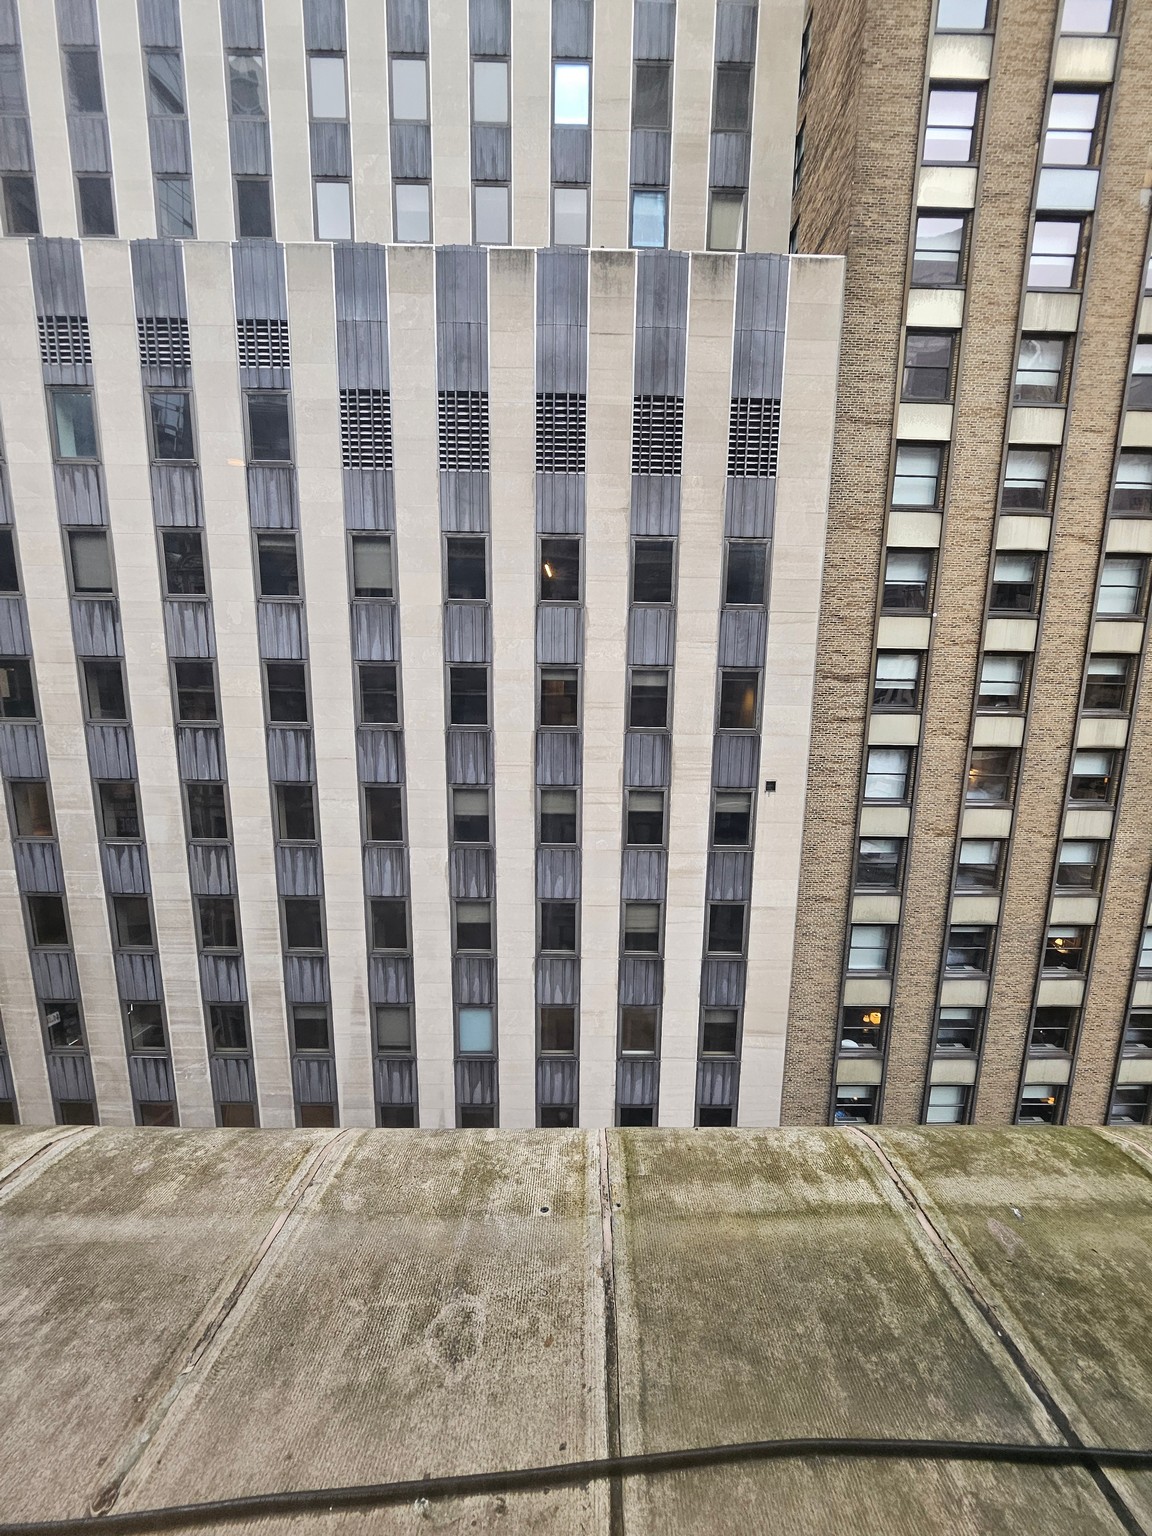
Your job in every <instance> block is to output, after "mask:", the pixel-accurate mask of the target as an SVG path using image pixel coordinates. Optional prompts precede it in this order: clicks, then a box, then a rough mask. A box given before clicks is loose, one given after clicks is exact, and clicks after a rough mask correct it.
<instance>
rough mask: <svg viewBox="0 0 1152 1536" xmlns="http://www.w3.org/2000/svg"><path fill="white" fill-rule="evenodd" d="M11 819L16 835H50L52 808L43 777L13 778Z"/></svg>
mask: <svg viewBox="0 0 1152 1536" xmlns="http://www.w3.org/2000/svg"><path fill="white" fill-rule="evenodd" d="M11 784H12V812H13V816H12V819H13V821H14V823H15V826H16V836H17V837H51V836H52V810H51V807H50V805H49V803H48V785H47V784H46V783H45V782H44V780H43V779H13V780H12V781H11Z"/></svg>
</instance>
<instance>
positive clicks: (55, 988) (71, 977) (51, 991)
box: [28, 949, 80, 1003]
mask: <svg viewBox="0 0 1152 1536" xmlns="http://www.w3.org/2000/svg"><path fill="white" fill-rule="evenodd" d="M28 958H29V959H30V961H31V962H32V982H33V985H34V986H35V988H36V996H37V997H39V998H41V999H51V1000H52V1001H53V1002H60V1003H63V1002H69V1001H73V1002H74V1001H76V1000H77V999H78V998H79V996H80V979H79V977H78V976H77V974H76V961H75V959H74V958H73V956H72V955H71V953H70V952H69V951H68V950H63V949H33V950H31V951H30V952H29V957H28Z"/></svg>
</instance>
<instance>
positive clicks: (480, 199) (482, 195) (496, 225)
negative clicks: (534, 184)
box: [473, 187, 509, 245]
mask: <svg viewBox="0 0 1152 1536" xmlns="http://www.w3.org/2000/svg"><path fill="white" fill-rule="evenodd" d="M473 195H474V197H475V199H476V244H477V245H507V244H508V240H509V233H508V222H509V208H508V188H507V187H477V188H476V189H475V192H474V194H473Z"/></svg>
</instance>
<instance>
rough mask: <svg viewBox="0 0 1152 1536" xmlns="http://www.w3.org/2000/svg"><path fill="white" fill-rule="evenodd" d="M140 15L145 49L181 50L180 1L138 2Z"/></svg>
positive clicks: (156, 0)
mask: <svg viewBox="0 0 1152 1536" xmlns="http://www.w3.org/2000/svg"><path fill="white" fill-rule="evenodd" d="M138 13H139V16H140V42H141V44H142V45H143V46H144V47H145V48H179V46H180V0H138Z"/></svg>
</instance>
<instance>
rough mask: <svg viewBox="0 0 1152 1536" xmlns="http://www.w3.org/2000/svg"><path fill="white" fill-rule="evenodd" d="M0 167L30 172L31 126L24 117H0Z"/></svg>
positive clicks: (7, 169)
mask: <svg viewBox="0 0 1152 1536" xmlns="http://www.w3.org/2000/svg"><path fill="white" fill-rule="evenodd" d="M0 166H2V167H3V168H4V170H6V171H31V169H32V126H31V124H30V123H29V121H28V119H27V118H26V117H0Z"/></svg>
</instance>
